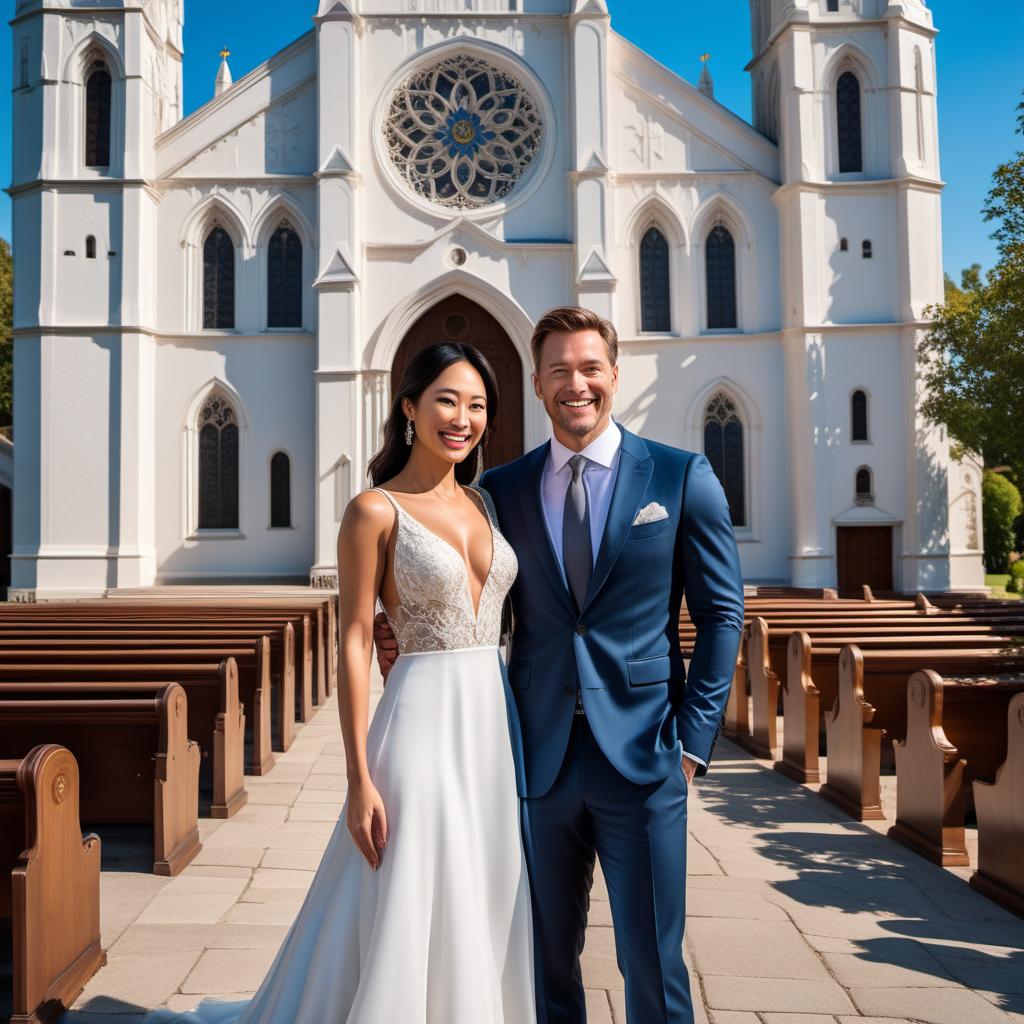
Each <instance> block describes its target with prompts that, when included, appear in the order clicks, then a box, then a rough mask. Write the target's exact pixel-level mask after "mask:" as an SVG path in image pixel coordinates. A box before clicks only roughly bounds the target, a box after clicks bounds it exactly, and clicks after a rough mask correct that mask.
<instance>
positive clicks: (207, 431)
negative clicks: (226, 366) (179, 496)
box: [199, 394, 238, 530]
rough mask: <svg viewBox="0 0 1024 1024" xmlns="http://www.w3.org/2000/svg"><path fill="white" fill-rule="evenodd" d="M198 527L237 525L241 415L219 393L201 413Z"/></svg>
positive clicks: (205, 405)
mask: <svg viewBox="0 0 1024 1024" xmlns="http://www.w3.org/2000/svg"><path fill="white" fill-rule="evenodd" d="M199 529H200V530H237V529H238V417H237V416H236V415H235V410H234V409H233V408H232V407H231V405H230V403H229V402H228V401H227V400H226V399H225V398H223V397H222V396H221V395H218V394H213V395H211V396H210V397H209V398H208V399H207V400H206V402H205V403H204V404H203V408H202V411H201V412H200V413H199Z"/></svg>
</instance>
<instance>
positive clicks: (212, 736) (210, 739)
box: [0, 658, 249, 818]
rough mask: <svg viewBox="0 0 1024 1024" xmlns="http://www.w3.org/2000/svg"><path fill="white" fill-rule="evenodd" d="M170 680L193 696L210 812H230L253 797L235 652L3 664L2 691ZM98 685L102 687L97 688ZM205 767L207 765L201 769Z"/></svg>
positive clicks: (79, 692)
mask: <svg viewBox="0 0 1024 1024" xmlns="http://www.w3.org/2000/svg"><path fill="white" fill-rule="evenodd" d="M169 682H177V683H180V684H181V687H182V689H184V691H185V696H186V697H187V699H188V723H187V728H188V736H189V739H192V740H195V742H197V743H198V744H199V750H200V754H201V757H202V759H203V762H202V763H203V765H204V766H205V767H206V768H207V769H208V771H206V772H203V774H206V775H208V776H209V781H210V789H211V792H212V799H211V803H210V817H212V818H230V817H232V816H233V815H234V814H236V813H237V812H238V811H239V810H241V809H242V808H243V807H244V806H245V804H246V802H247V801H248V799H249V794H248V793H247V792H246V791H245V778H244V774H243V772H244V766H245V712H244V711H243V709H242V703H241V701H240V700H239V699H238V669H237V666H236V663H235V660H234V658H228V659H226V660H225V661H222V662H220V663H210V664H202V663H200V664H195V665H175V664H170V663H168V664H161V665H146V664H140V663H137V662H136V663H129V664H105V665H103V664H99V665H89V664H82V663H81V662H77V661H71V662H67V663H65V662H51V661H47V660H45V658H40V659H39V660H38V661H37V662H32V663H22V664H0V693H3V694H5V695H11V694H17V695H18V696H19V697H20V698H21V699H25V698H30V697H35V696H38V695H40V694H41V693H54V692H58V693H64V694H67V695H69V696H70V695H75V696H87V695H89V694H90V693H96V692H104V693H106V692H109V693H111V694H118V695H121V696H125V695H136V694H140V693H145V692H148V693H150V694H153V693H159V692H160V691H161V690H163V689H164V687H166V685H167V683H169ZM97 687H99V690H97ZM201 771H202V769H201Z"/></svg>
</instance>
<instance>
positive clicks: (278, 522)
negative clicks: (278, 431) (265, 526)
mask: <svg viewBox="0 0 1024 1024" xmlns="http://www.w3.org/2000/svg"><path fill="white" fill-rule="evenodd" d="M270 525H271V527H272V528H275V529H276V528H279V527H288V526H291V525H292V462H291V459H289V458H288V456H287V455H285V453H284V452H275V454H274V457H273V458H272V459H271V460H270Z"/></svg>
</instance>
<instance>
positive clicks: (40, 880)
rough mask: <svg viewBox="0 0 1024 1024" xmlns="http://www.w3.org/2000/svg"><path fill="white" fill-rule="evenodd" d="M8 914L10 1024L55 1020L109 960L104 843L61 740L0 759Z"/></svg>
mask: <svg viewBox="0 0 1024 1024" xmlns="http://www.w3.org/2000/svg"><path fill="white" fill-rule="evenodd" d="M0 917H2V918H6V919H8V920H9V921H10V927H11V935H12V940H13V942H12V947H13V948H12V952H13V968H14V972H13V974H14V977H13V981H14V985H13V1007H12V1009H13V1012H12V1014H11V1021H12V1024H30V1022H32V1024H35V1022H39V1024H51V1022H56V1021H58V1020H59V1019H60V1018H61V1017H62V1016H63V1014H64V1011H65V1010H66V1009H67V1008H68V1007H70V1006H71V1004H72V1003H73V1002H74V1001H75V999H76V998H77V996H78V994H79V993H80V992H81V991H82V989H83V988H84V987H85V983H86V982H87V981H88V980H89V979H90V978H91V977H92V976H93V975H94V974H95V973H96V971H98V970H99V969H100V967H102V966H103V965H104V964H105V963H106V959H107V958H106V954H105V953H104V952H103V950H102V949H101V948H100V841H99V838H98V837H97V836H95V835H88V836H84V837H83V835H82V828H81V825H80V824H79V818H78V765H77V764H76V763H75V759H74V757H73V756H72V755H71V753H70V752H69V751H67V750H65V749H64V748H63V747H59V746H57V745H56V744H45V745H42V746H38V747H35V748H34V749H32V750H30V751H29V752H28V753H27V754H26V755H25V757H23V758H19V759H16V760H8V761H0Z"/></svg>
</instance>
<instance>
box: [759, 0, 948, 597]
mask: <svg viewBox="0 0 1024 1024" xmlns="http://www.w3.org/2000/svg"><path fill="white" fill-rule="evenodd" d="M751 16H752V17H751V20H752V36H753V48H754V57H753V60H752V62H751V64H750V71H751V74H752V84H753V110H754V121H755V126H756V127H757V128H758V129H759V130H760V131H761V132H762V133H763V134H765V135H766V136H768V137H770V138H772V139H773V140H775V141H777V142H778V144H779V149H780V168H781V171H780V173H781V187H780V188H779V190H778V192H777V194H776V199H775V201H776V206H777V208H778V211H779V218H780V245H781V253H780V261H779V263H780V267H781V268H782V269H781V275H782V280H781V288H782V309H783V345H784V349H785V375H786V399H787V401H786V405H787V433H788V440H789V457H790V471H791V480H792V496H793V498H792V500H793V504H792V514H791V521H792V540H791V552H790V557H791V565H792V581H793V583H794V585H798V586H809V587H820V586H831V585H834V584H835V583H836V582H837V580H838V583H839V585H840V586H843V583H844V565H843V557H844V556H843V550H842V549H843V546H844V536H843V534H844V531H845V532H846V537H845V539H849V537H851V536H852V535H853V533H851V532H850V531H853V532H858V531H859V533H858V536H859V537H860V538H862V539H863V538H864V537H865V536H867V534H866V533H865V530H866V529H868V528H877V529H876V530H875V533H874V534H873V535H872V536H878V537H881V536H882V534H881V533H880V532H878V531H879V530H884V529H885V528H890V537H891V550H890V554H889V555H888V560H889V562H890V565H891V567H892V570H893V586H894V589H902V590H907V591H913V590H917V589H924V590H937V589H942V588H946V587H949V586H952V585H955V583H956V581H955V579H954V578H953V577H954V576H955V571H954V570H953V568H952V566H953V562H952V560H951V557H950V539H949V527H948V518H949V511H948V505H949V494H948V481H947V477H948V472H949V452H948V444H947V442H946V440H945V436H944V433H943V432H942V431H940V430H938V429H936V428H934V427H931V426H929V425H928V424H927V423H926V422H925V421H924V420H923V418H922V417H921V416H920V414H919V412H918V411H917V410H918V409H919V406H920V399H919V374H918V368H917V361H916V350H917V345H918V342H919V341H920V339H921V336H922V332H924V331H925V330H926V329H927V324H926V321H925V320H924V319H923V316H924V312H925V310H926V309H927V307H928V306H929V305H931V304H933V303H938V302H941V301H942V298H943V283H942V282H943V277H942V260H941V228H940V226H941V207H940V196H941V190H942V182H941V179H940V177H939V158H938V137H937V124H936V105H935V103H936V100H935V54H934V38H935V34H936V33H935V29H934V28H933V25H932V18H931V13H930V11H929V10H928V9H927V8H926V6H925V4H924V2H923V0H751ZM858 375H859V376H858ZM855 377H856V379H854V378H855ZM861 378H863V379H861ZM856 392H861V393H862V395H863V397H858V398H856V399H855V398H854V395H855V393H856ZM858 403H859V404H858ZM865 403H866V404H865ZM853 406H858V408H857V410H856V412H854V411H853ZM864 408H868V409H869V410H870V423H871V427H870V430H868V428H867V427H866V425H865V424H863V423H861V422H859V420H860V419H861V417H862V414H863V416H864V417H867V416H868V413H864V412H863V409H864ZM855 420H857V421H858V422H855ZM876 446H877V447H876ZM873 449H874V450H873ZM893 450H898V451H899V452H900V453H901V458H897V459H893V458H892V457H891V454H892V451H893ZM876 452H885V458H883V457H882V455H881V454H876ZM884 463H889V465H888V467H886V468H885V469H884V470H883V469H882V466H883V464H884ZM897 467H901V469H902V471H900V468H897ZM876 470H877V473H876ZM881 557H883V558H885V557H886V556H885V555H884V554H883V555H882V556H881Z"/></svg>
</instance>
